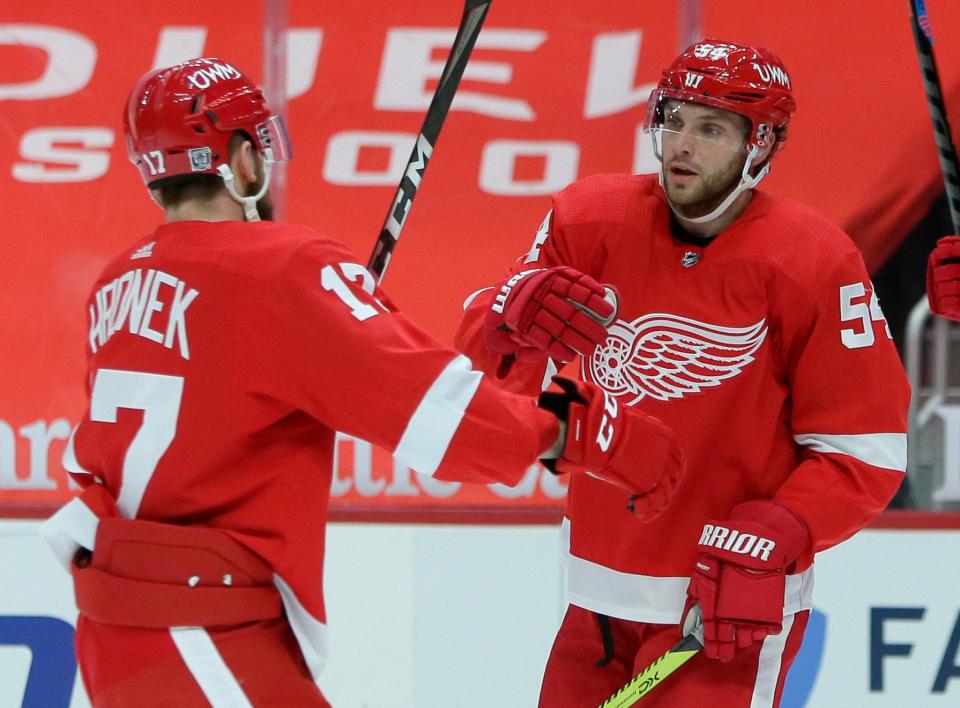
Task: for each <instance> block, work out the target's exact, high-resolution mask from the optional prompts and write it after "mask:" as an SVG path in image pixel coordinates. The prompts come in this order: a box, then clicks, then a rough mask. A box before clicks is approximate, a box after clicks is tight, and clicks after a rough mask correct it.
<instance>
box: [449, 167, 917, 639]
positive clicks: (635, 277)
mask: <svg viewBox="0 0 960 708" xmlns="http://www.w3.org/2000/svg"><path fill="white" fill-rule="evenodd" d="M557 265H568V266H572V267H574V268H576V269H578V270H580V271H582V272H584V273H587V274H589V275H591V276H592V277H594V278H595V279H596V280H597V281H599V282H601V283H609V284H612V285H613V286H614V287H615V288H616V289H617V291H618V293H619V302H620V310H619V313H618V318H617V320H616V322H614V323H613V324H612V325H611V326H610V327H609V329H608V337H607V340H606V342H605V344H604V345H603V346H602V347H598V348H597V349H596V350H595V351H594V353H593V355H592V357H590V359H589V360H587V359H584V360H582V362H581V372H582V376H583V377H584V378H587V379H589V380H592V381H595V382H596V383H597V384H598V385H600V386H602V387H603V388H605V389H606V390H607V391H609V392H610V393H612V394H614V395H616V396H617V397H618V398H619V400H620V401H621V402H622V403H624V404H626V405H630V406H638V407H640V408H642V409H643V410H644V412H646V413H649V414H650V415H653V416H655V417H657V418H659V419H660V420H661V421H663V422H664V423H665V424H667V425H668V426H670V427H671V428H673V430H674V431H675V432H676V436H677V442H678V443H679V444H680V446H681V447H682V448H683V450H684V451H685V453H686V456H687V462H688V473H687V476H686V478H685V479H684V481H683V482H682V484H681V486H680V487H679V489H678V490H677V493H676V496H675V497H674V500H673V502H672V503H671V505H670V507H669V508H668V509H667V511H666V512H665V513H664V514H663V515H661V516H660V517H658V518H656V519H654V520H653V521H651V522H649V523H642V522H640V521H639V520H637V519H636V518H635V517H633V515H631V514H630V513H629V512H628V511H627V510H626V509H625V508H624V506H623V503H622V499H620V498H619V496H618V495H617V492H616V490H614V489H613V488H612V487H610V486H609V485H605V484H603V483H602V482H598V481H597V480H594V479H592V478H591V477H589V476H588V475H578V476H577V478H576V479H572V480H571V484H570V493H569V498H568V506H567V512H566V519H565V520H564V530H565V537H566V538H567V541H568V543H569V554H568V556H567V562H568V571H569V572H568V584H569V588H568V590H569V592H568V597H569V599H570V602H571V603H572V604H576V605H580V606H582V607H584V608H586V609H589V610H594V611H597V612H601V613H604V614H608V615H612V616H616V617H621V618H624V619H629V620H636V621H643V622H652V623H675V622H678V621H679V620H680V616H681V611H682V608H683V604H684V599H685V591H686V586H687V583H688V576H689V573H690V571H691V569H692V567H693V563H694V559H695V556H696V543H697V539H698V537H699V534H700V531H701V529H702V527H703V525H704V523H705V522H707V521H708V520H710V519H723V518H724V517H725V516H726V515H727V514H728V512H729V511H730V509H731V508H732V507H733V506H735V505H736V504H738V503H740V502H742V501H746V500H750V499H775V500H777V501H778V502H780V503H782V504H784V505H785V506H787V507H789V508H790V509H791V510H793V511H794V512H795V513H796V514H797V515H798V516H799V517H800V518H802V519H803V520H804V521H805V522H806V524H807V526H808V527H809V530H810V534H811V537H812V539H813V551H814V552H815V551H820V550H823V549H825V548H829V547H830V546H832V545H834V544H836V543H839V542H840V541H842V540H844V539H846V538H847V537H849V536H850V535H852V534H853V533H855V532H856V531H857V530H858V529H860V528H862V527H863V526H865V525H866V524H867V523H868V522H869V521H870V520H871V519H872V518H873V517H874V516H875V515H876V514H877V513H879V512H880V511H881V510H882V509H883V508H884V507H885V506H886V504H887V503H888V501H889V500H890V499H891V497H892V496H893V494H894V493H895V491H896V489H897V487H898V486H899V484H900V482H901V481H902V478H903V473H904V471H905V467H906V428H907V423H906V411H907V405H908V400H909V386H908V384H907V382H906V379H905V376H904V373H903V370H902V367H901V365H900V362H899V359H898V357H897V353H896V351H895V349H894V346H893V343H892V341H891V338H890V334H889V331H888V329H887V327H886V322H885V321H884V319H883V314H882V312H881V310H880V307H879V304H878V303H877V299H876V295H875V294H874V293H873V288H872V286H871V283H870V280H869V278H868V276H867V273H866V271H865V269H864V265H863V261H862V259H861V257H860V255H859V253H858V251H857V249H856V248H855V246H854V245H853V243H852V242H851V241H850V239H849V238H848V237H847V236H846V235H845V234H844V233H843V232H841V231H840V230H839V229H838V228H837V227H835V226H833V225H831V224H829V223H828V222H826V221H825V220H824V219H822V218H821V217H819V216H818V215H817V214H815V213H814V212H812V211H811V210H809V209H807V208H805V207H803V206H801V205H799V204H796V203H794V202H791V201H788V200H784V199H778V198H775V197H772V196H770V195H767V194H765V193H763V192H759V191H756V192H754V194H753V198H752V200H751V202H750V204H749V205H748V206H747V208H746V210H745V211H744V212H743V213H742V214H741V216H740V217H739V218H738V219H737V220H736V221H735V222H734V223H733V224H732V225H731V226H730V227H729V228H728V229H727V230H726V231H724V232H723V233H722V234H720V235H719V236H717V237H716V238H714V239H713V240H711V241H709V242H706V243H694V242H689V241H686V240H681V239H679V238H678V237H677V236H676V235H675V233H674V231H673V230H672V227H671V211H670V208H669V205H668V204H667V201H666V198H665V197H664V195H663V192H662V190H661V188H660V186H659V185H658V182H657V177H656V176H655V175H653V176H630V175H599V176H594V177H589V178H587V179H584V180H581V181H579V182H576V183H575V184H573V185H572V186H570V187H569V188H567V189H566V190H564V191H563V192H561V193H559V194H557V195H556V196H555V197H554V199H553V210H552V212H551V213H550V214H548V216H547V219H546V220H545V222H544V224H543V226H542V227H541V229H540V231H539V233H538V234H537V236H536V239H535V241H534V244H533V247H532V248H531V249H530V251H529V253H528V254H527V255H526V257H524V258H522V259H520V261H519V262H518V264H517V269H518V270H524V269H529V268H538V267H552V266H557ZM491 292H492V291H491ZM491 292H485V293H481V294H479V295H478V296H477V297H475V298H474V300H473V301H472V302H471V303H470V304H469V305H468V307H467V313H466V315H465V319H464V321H463V323H462V325H461V328H460V331H459V332H458V335H457V344H458V346H459V347H460V348H461V350H462V351H464V352H465V353H466V354H467V355H468V356H470V357H471V359H472V360H473V361H474V362H476V363H477V364H478V365H481V366H482V367H483V368H484V369H485V370H487V371H489V372H495V371H496V370H497V366H498V365H499V364H500V361H499V357H497V356H495V355H493V354H491V353H490V352H487V351H485V350H484V346H483V343H482V336H481V328H482V322H483V318H484V316H485V313H486V308H487V307H488V306H489V301H490V295H491ZM543 368H544V367H543V366H542V365H540V366H538V365H536V364H523V363H514V364H513V366H512V368H511V369H510V371H509V373H508V374H507V376H506V378H504V379H503V380H501V382H500V383H501V385H503V386H504V387H505V388H508V389H511V390H515V391H523V392H527V393H534V392H535V391H536V390H538V388H539V386H540V384H541V382H542V381H543ZM637 464H643V460H638V461H637ZM566 534H569V535H568V536H566ZM812 561H813V558H812V553H811V554H807V556H805V557H802V558H800V560H799V562H798V565H797V571H798V572H797V574H794V575H791V576H789V577H788V585H787V596H786V598H785V611H786V612H787V613H788V614H789V613H793V612H796V611H797V610H800V609H807V608H809V607H810V606H811V605H810V602H811V600H810V593H811V590H812V569H811V568H810V566H811V563H812Z"/></svg>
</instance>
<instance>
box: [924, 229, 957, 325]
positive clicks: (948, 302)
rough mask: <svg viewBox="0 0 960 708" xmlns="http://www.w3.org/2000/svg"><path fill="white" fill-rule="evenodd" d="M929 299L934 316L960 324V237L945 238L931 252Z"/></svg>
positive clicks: (928, 265) (928, 271) (928, 270)
mask: <svg viewBox="0 0 960 708" xmlns="http://www.w3.org/2000/svg"><path fill="white" fill-rule="evenodd" d="M927 299H928V300H929V301H930V309H931V311H933V313H934V314H936V315H940V316H941V317H949V318H950V319H951V320H956V321H958V322H960V236H944V237H943V238H942V239H940V240H939V241H937V245H936V247H935V248H934V249H933V250H932V251H931V252H930V258H929V259H928V260H927Z"/></svg>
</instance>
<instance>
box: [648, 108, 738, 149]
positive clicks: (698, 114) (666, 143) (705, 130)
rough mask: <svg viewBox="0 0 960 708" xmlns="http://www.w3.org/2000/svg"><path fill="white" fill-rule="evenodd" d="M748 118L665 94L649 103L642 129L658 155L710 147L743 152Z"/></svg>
mask: <svg viewBox="0 0 960 708" xmlns="http://www.w3.org/2000/svg"><path fill="white" fill-rule="evenodd" d="M749 130H750V123H749V121H748V120H747V119H746V118H744V117H743V116H741V115H737V114H736V113H731V112H730V111H725V110H723V109H720V108H715V107H713V106H709V105H705V104H702V103H697V102H694V101H683V100H679V99H676V98H667V97H665V96H662V95H661V96H659V97H657V100H656V101H654V102H651V105H650V110H649V111H648V113H647V119H646V121H644V132H646V133H648V134H649V135H650V137H651V138H652V140H653V146H654V150H655V151H656V153H657V157H658V158H661V159H662V157H663V155H664V151H666V152H667V153H675V152H678V151H679V152H687V151H699V150H704V149H707V150H710V151H711V152H715V151H721V152H728V153H730V154H741V153H744V152H745V151H746V148H747V142H748V132H749Z"/></svg>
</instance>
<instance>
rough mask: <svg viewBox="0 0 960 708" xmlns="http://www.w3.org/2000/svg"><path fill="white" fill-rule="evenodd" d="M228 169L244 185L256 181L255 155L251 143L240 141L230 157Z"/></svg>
mask: <svg viewBox="0 0 960 708" xmlns="http://www.w3.org/2000/svg"><path fill="white" fill-rule="evenodd" d="M230 169H231V170H233V174H234V175H236V176H237V177H239V178H240V179H242V180H243V181H244V182H245V183H246V184H253V183H254V182H256V181H257V155H256V151H255V150H254V147H253V143H252V142H250V141H249V140H242V141H240V144H239V145H237V148H236V150H234V151H233V154H232V155H231V156H230Z"/></svg>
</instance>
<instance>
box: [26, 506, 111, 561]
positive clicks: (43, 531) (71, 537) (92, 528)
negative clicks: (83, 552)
mask: <svg viewBox="0 0 960 708" xmlns="http://www.w3.org/2000/svg"><path fill="white" fill-rule="evenodd" d="M99 525H100V518H99V517H98V516H97V515H96V514H94V513H93V511H92V510H91V509H90V507H88V506H87V505H86V504H84V503H83V501H82V500H81V499H79V498H74V499H71V500H70V501H69V502H67V503H66V504H64V505H63V506H62V507H60V509H59V510H58V511H57V513H55V514H54V515H53V516H51V517H50V518H49V519H47V520H46V521H44V522H43V523H42V524H40V529H39V530H38V533H39V534H40V536H42V537H43V538H44V539H45V540H46V542H47V543H48V544H49V545H50V548H51V549H52V550H53V553H54V555H56V557H57V560H59V561H60V564H61V565H62V566H63V567H64V569H65V570H66V571H67V572H68V573H69V572H71V567H72V565H73V557H74V555H76V553H77V551H78V550H79V549H80V548H81V547H83V548H86V549H87V550H90V551H92V550H93V547H94V545H95V542H96V539H97V528H98V527H99Z"/></svg>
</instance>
